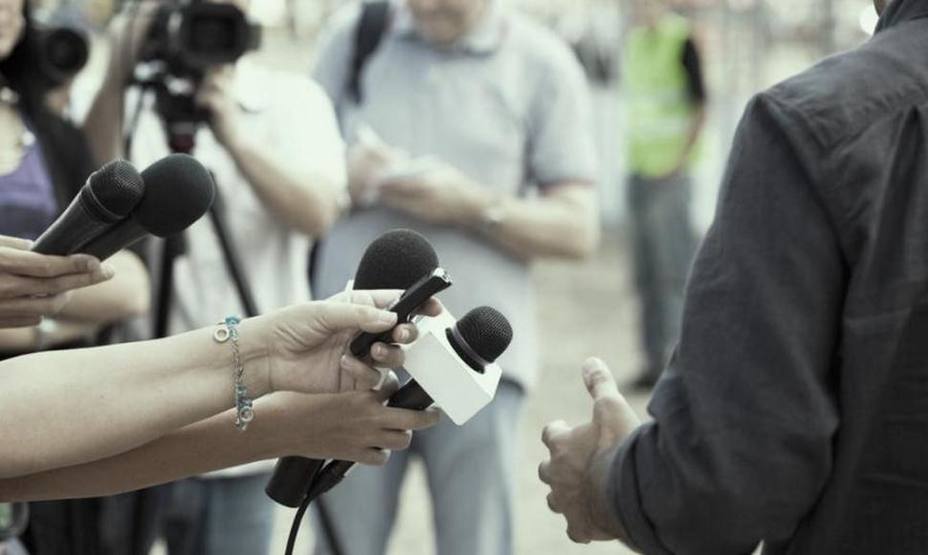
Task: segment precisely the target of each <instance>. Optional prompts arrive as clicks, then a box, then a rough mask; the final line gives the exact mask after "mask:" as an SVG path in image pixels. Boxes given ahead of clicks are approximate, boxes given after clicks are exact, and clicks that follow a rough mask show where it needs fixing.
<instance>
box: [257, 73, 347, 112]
mask: <svg viewBox="0 0 928 555" xmlns="http://www.w3.org/2000/svg"><path fill="white" fill-rule="evenodd" d="M242 70H243V75H242V78H241V80H240V84H241V85H242V86H243V88H244V89H245V93H244V94H245V95H246V96H247V97H249V98H252V99H255V100H256V101H257V102H260V103H262V104H266V105H267V106H271V107H280V108H281V109H284V110H294V109H298V110H300V111H301V112H305V111H307V110H311V111H317V110H320V109H323V110H326V109H327V110H331V102H330V101H329V97H328V95H326V93H325V91H324V90H323V89H322V87H321V86H320V85H319V84H318V83H317V82H316V81H315V80H314V79H313V78H311V77H309V76H307V75H303V74H302V73H298V72H296V71H286V70H280V69H271V68H268V67H264V66H260V65H257V64H254V63H250V64H247V65H246V66H243V67H242Z"/></svg>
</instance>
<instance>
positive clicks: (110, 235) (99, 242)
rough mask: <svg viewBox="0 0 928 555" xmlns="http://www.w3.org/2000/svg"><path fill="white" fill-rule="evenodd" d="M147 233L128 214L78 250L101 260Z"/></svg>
mask: <svg viewBox="0 0 928 555" xmlns="http://www.w3.org/2000/svg"><path fill="white" fill-rule="evenodd" d="M147 235H149V233H148V231H147V230H146V229H145V228H143V227H142V226H141V225H140V224H139V223H138V222H137V221H136V219H135V218H134V217H132V216H129V217H128V218H127V219H125V220H123V221H121V222H119V223H118V224H116V225H114V226H113V227H111V228H110V229H108V230H106V232H105V233H103V234H102V235H100V236H99V237H97V238H95V239H94V240H92V241H90V242H89V243H87V244H86V245H84V246H83V247H81V248H80V249H79V251H78V252H80V253H82V254H89V255H91V256H95V257H97V259H99V260H100V261H101V262H102V261H103V260H106V259H107V258H109V257H111V256H113V255H114V254H116V253H117V252H119V251H121V250H122V249H124V248H126V247H129V246H131V245H132V244H133V243H135V242H136V241H138V240H140V239H142V238H143V237H146V236H147Z"/></svg>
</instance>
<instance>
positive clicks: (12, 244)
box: [0, 235, 32, 251]
mask: <svg viewBox="0 0 928 555" xmlns="http://www.w3.org/2000/svg"><path fill="white" fill-rule="evenodd" d="M0 247H7V248H10V249H16V250H21V251H27V250H29V249H30V248H32V241H27V240H25V239H20V238H18V237H9V236H7V235H0Z"/></svg>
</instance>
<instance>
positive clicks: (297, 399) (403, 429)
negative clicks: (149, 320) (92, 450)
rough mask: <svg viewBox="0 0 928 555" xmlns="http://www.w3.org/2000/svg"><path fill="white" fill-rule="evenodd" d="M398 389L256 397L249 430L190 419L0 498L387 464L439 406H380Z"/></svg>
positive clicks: (27, 480)
mask: <svg viewBox="0 0 928 555" xmlns="http://www.w3.org/2000/svg"><path fill="white" fill-rule="evenodd" d="M395 389H396V388H395V387H393V388H390V389H387V390H384V391H382V392H379V393H378V392H370V391H368V392H351V393H342V394H338V395H303V394H297V393H293V394H287V393H277V394H274V395H271V396H268V397H266V398H265V399H261V400H259V401H258V402H257V403H256V405H255V409H256V411H257V412H258V414H259V416H258V417H257V418H256V419H255V420H254V422H253V424H252V426H249V428H248V431H247V432H245V433H242V432H239V431H238V430H236V429H235V428H234V427H233V426H232V425H231V422H232V421H233V419H234V414H233V411H227V412H225V413H222V414H218V415H216V416H214V417H212V418H209V419H207V420H204V421H202V422H198V423H196V424H191V425H189V426H187V427H185V428H183V429H180V430H178V431H176V432H173V433H170V434H168V435H166V436H164V437H161V438H158V439H156V440H154V441H152V442H150V443H147V444H145V445H143V446H141V447H138V448H136V449H133V450H131V451H128V452H125V453H121V454H118V455H115V456H112V457H110V458H107V459H102V460H99V461H93V462H90V463H86V464H82V465H78V466H71V467H67V468H61V469H56V470H51V471H48V472H43V473H39V474H33V475H31V476H24V477H20V478H11V479H6V480H0V500H3V501H14V500H15V501H38V500H47V499H62V498H77V497H96V496H101V495H114V494H117V493H122V492H125V491H131V490H134V489H139V488H143V487H149V486H153V485H157V484H162V483H166V482H170V481H174V480H178V479H181V478H184V477H187V476H193V475H197V474H203V473H205V472H210V471H212V470H217V469H221V468H228V467H231V466H237V465H240V464H246V463H250V462H255V461H259V460H266V459H273V458H277V457H283V456H288V455H300V456H303V457H311V458H318V459H326V460H328V459H338V460H351V461H358V462H362V463H365V464H383V463H384V462H385V461H386V457H387V455H386V453H385V452H384V451H383V449H394V450H398V449H405V448H407V447H408V446H409V441H410V438H411V435H410V432H409V431H410V430H418V429H422V428H426V427H429V426H431V425H433V424H435V423H436V422H437V421H438V413H437V412H436V411H425V412H420V411H407V410H401V409H394V408H389V407H385V406H383V400H384V399H385V398H386V397H387V396H388V395H389V394H390V393H391V392H392V391H395Z"/></svg>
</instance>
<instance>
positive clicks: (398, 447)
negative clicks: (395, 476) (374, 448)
mask: <svg viewBox="0 0 928 555" xmlns="http://www.w3.org/2000/svg"><path fill="white" fill-rule="evenodd" d="M410 443H412V432H411V431H409V430H384V431H383V433H381V434H380V436H379V437H378V438H377V445H378V446H380V447H382V448H384V449H389V450H391V451H402V450H404V449H408V448H409V444H410Z"/></svg>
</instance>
